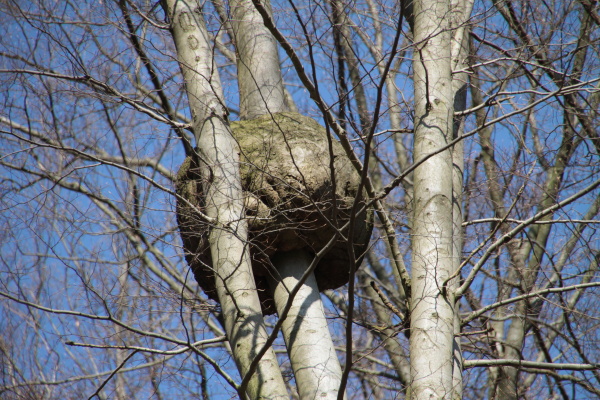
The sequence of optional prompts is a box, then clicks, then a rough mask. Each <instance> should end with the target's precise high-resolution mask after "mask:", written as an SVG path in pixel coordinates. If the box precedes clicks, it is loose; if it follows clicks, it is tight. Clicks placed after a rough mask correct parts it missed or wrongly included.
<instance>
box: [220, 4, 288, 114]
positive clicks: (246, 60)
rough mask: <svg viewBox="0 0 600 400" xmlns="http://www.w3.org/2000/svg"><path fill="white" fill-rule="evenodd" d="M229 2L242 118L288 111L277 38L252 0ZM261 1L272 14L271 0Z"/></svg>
mask: <svg viewBox="0 0 600 400" xmlns="http://www.w3.org/2000/svg"><path fill="white" fill-rule="evenodd" d="M230 4H231V12H232V15H233V18H232V20H231V25H232V26H233V32H234V40H235V44H236V49H237V52H238V60H237V66H238V86H239V91H240V119H252V118H256V117H259V116H261V115H265V114H267V113H276V112H281V111H288V107H287V106H286V96H285V90H284V86H283V77H282V75H281V68H280V65H279V55H278V53H277V43H276V42H275V39H274V38H273V36H272V35H271V33H270V32H269V30H268V29H267V28H266V27H265V25H264V24H263V19H262V17H261V15H260V14H259V12H258V11H257V10H256V8H255V7H254V5H253V4H252V1H251V0H233V1H231V3H230ZM262 4H263V6H264V7H265V9H266V10H267V11H268V12H269V14H270V13H271V6H270V2H269V1H264V2H263V3H262Z"/></svg>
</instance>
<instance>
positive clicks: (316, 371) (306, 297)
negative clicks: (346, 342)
mask: <svg viewBox="0 0 600 400" xmlns="http://www.w3.org/2000/svg"><path fill="white" fill-rule="evenodd" d="M272 261H273V265H274V266H275V267H276V268H277V273H278V274H279V278H277V277H274V278H273V280H272V282H271V284H272V290H273V296H274V298H275V304H276V306H277V312H278V313H279V315H282V314H283V313H284V309H285V307H286V304H287V303H288V301H291V302H292V306H291V308H290V309H289V311H288V314H287V318H286V319H285V320H284V321H283V325H282V333H283V338H284V339H285V343H286V346H287V348H288V353H289V357H290V360H292V368H293V370H294V376H295V377H296V383H297V389H298V393H299V395H300V399H302V400H313V399H330V400H335V399H337V398H338V392H339V386H340V376H341V375H342V369H341V367H340V362H339V360H338V357H337V355H336V352H335V348H334V347H333V345H332V344H333V341H332V339H331V334H330V333H329V328H328V326H327V319H326V318H325V311H324V308H323V302H322V301H321V294H320V293H319V290H318V288H317V281H316V279H315V277H314V274H311V275H310V276H309V277H308V279H307V280H306V282H304V284H302V285H301V287H300V290H299V291H298V292H297V294H296V295H295V296H294V298H293V299H290V296H289V294H290V292H291V291H292V290H293V289H294V287H295V286H296V285H297V284H298V283H299V281H300V279H301V278H302V275H303V274H304V271H305V270H306V267H307V266H308V265H310V263H311V261H312V257H311V256H310V255H309V254H308V253H307V252H306V251H290V252H284V253H279V254H277V255H275V257H274V258H273V260H272Z"/></svg>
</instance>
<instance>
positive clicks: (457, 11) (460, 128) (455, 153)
mask: <svg viewBox="0 0 600 400" xmlns="http://www.w3.org/2000/svg"><path fill="white" fill-rule="evenodd" d="M451 9H452V14H451V15H452V17H451V23H452V27H453V28H454V29H455V30H454V31H453V38H452V47H451V49H452V71H453V72H454V71H458V70H464V69H465V68H466V67H467V65H468V64H467V59H468V57H469V32H470V28H469V26H466V21H467V20H468V18H469V16H470V15H471V11H472V9H473V0H452V1H451ZM467 81H468V76H467V74H466V73H465V72H460V73H457V72H454V73H453V75H452V92H453V94H454V111H455V112H456V111H464V110H465V109H466V108H467ZM464 123H465V121H464V117H455V118H454V134H453V139H456V138H458V137H460V136H462V135H463V133H464V130H465V124H464ZM464 159H465V156H464V142H463V141H460V142H458V143H457V144H455V145H454V147H453V148H452V220H453V225H454V226H453V231H452V236H453V237H452V241H453V245H454V248H453V249H452V251H453V254H452V259H453V262H454V265H453V268H452V269H453V273H454V272H455V271H457V270H458V269H459V268H460V264H461V262H462V250H463V228H462V222H463V213H462V201H463V170H464ZM458 284H459V279H458V278H456V279H453V280H452V281H451V282H449V283H448V287H449V289H450V290H452V291H454V290H455V289H456V287H457V286H458ZM454 307H455V308H454V357H453V367H452V399H453V400H460V399H462V388H463V381H462V372H463V357H462V349H461V346H460V336H459V334H460V333H461V330H460V315H459V311H460V310H459V301H458V300H456V299H455V303H454Z"/></svg>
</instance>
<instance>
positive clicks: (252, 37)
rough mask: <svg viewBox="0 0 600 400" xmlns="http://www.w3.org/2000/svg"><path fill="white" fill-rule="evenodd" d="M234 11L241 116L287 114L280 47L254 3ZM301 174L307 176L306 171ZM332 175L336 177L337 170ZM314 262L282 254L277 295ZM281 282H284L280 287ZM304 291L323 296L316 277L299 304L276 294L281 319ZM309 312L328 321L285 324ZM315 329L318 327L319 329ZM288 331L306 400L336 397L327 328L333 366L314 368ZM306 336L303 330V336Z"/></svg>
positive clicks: (325, 344) (240, 1)
mask: <svg viewBox="0 0 600 400" xmlns="http://www.w3.org/2000/svg"><path fill="white" fill-rule="evenodd" d="M261 5H262V6H263V7H264V8H265V9H266V10H267V12H268V13H269V14H270V3H269V2H268V1H266V2H263V3H262V4H261ZM231 8H232V14H233V20H232V25H233V30H234V35H235V41H236V48H237V51H238V86H239V89H240V118H241V119H252V118H257V117H260V116H261V115H269V114H273V113H276V112H280V111H286V110H287V107H286V103H285V90H284V85H283V79H282V76H281V68H280V65H279V57H278V53H277V45H276V42H275V40H274V38H273V36H272V35H271V33H270V32H269V30H268V29H267V28H266V27H265V25H264V23H263V17H262V16H261V15H260V13H259V12H258V11H257V9H256V8H255V6H254V4H253V3H252V2H251V1H250V0H235V1H233V2H232V3H231ZM299 172H300V173H301V171H299ZM331 172H332V173H333V171H331ZM310 259H311V258H310V256H309V253H307V252H306V251H297V252H294V253H292V255H289V254H288V255H285V256H281V257H280V258H279V259H278V262H277V263H276V265H275V267H276V268H277V270H278V271H277V272H276V273H275V274H274V277H275V281H274V282H273V283H272V286H273V287H272V290H273V292H275V293H277V292H278V288H281V287H282V285H283V287H286V288H288V289H291V288H290V287H289V283H286V282H296V283H299V282H298V278H299V277H300V276H302V274H303V273H304V271H306V270H307V269H308V267H309V265H310ZM277 281H278V282H279V283H275V282H277ZM302 293H313V294H314V295H316V296H317V297H319V295H318V293H319V289H318V286H317V283H316V279H315V278H314V275H313V274H311V276H310V277H309V279H307V281H306V282H304V283H303V284H302V287H301V289H300V292H299V293H298V295H300V296H301V297H300V298H299V299H298V300H291V299H288V298H287V296H283V295H281V294H280V295H278V296H275V305H276V307H277V309H278V311H279V313H280V316H281V310H283V308H284V307H285V306H286V304H287V303H288V301H292V302H293V304H294V308H295V307H296V306H297V304H299V302H300V303H301V302H304V301H305V299H304V298H303V297H302V296H303V294H302ZM314 295H313V296H314ZM311 301H313V302H316V299H314V298H313V299H312V300H311ZM319 302H320V300H319ZM317 303H318V302H316V303H315V304H317ZM305 312H310V314H309V315H311V316H314V315H316V314H320V316H319V317H318V318H319V319H322V320H323V321H324V320H325V317H324V313H323V308H322V306H321V307H318V306H314V307H311V308H302V307H301V308H298V309H297V312H296V313H291V314H290V315H288V317H287V318H288V319H289V321H288V320H286V321H284V325H286V326H300V327H304V326H305V322H302V321H304V318H310V317H308V316H304V315H303V313H305ZM298 324H299V325H298ZM311 326H312V328H314V325H311ZM312 328H311V329H312ZM290 329H291V328H289V327H288V328H287V331H288V332H290ZM285 331H286V329H285V328H284V337H286V345H287V348H288V354H289V356H290V361H291V363H292V368H293V369H294V373H295V378H296V383H297V387H298V392H299V395H300V398H302V399H313V398H315V393H321V394H320V395H319V396H321V395H325V396H326V398H331V399H333V398H336V396H337V394H338V391H337V389H335V388H336V387H339V386H340V382H341V369H340V367H339V361H338V360H337V357H336V356H335V348H334V346H333V341H332V340H331V336H330V333H329V329H328V327H327V324H323V323H321V324H318V330H317V333H316V336H319V337H320V338H321V342H320V346H319V350H320V351H319V352H320V353H322V354H326V357H325V358H326V359H327V363H326V364H325V365H322V364H321V363H314V362H313V364H312V365H310V366H309V365H307V361H306V358H305V357H304V356H303V354H305V352H306V345H305V343H304V342H303V341H302V340H293V339H292V337H291V336H290V335H292V334H291V333H288V334H286V333H285ZM305 334H306V333H305V332H303V333H302V334H301V336H302V335H305ZM292 336H293V335H292ZM336 363H337V364H338V365H337V367H334V366H333V365H334V364H336ZM307 367H308V369H307ZM324 367H325V368H326V370H327V374H326V378H325V379H324V380H322V379H323V375H322V374H323V371H324V370H323V368H324ZM319 377H320V378H321V379H319ZM315 385H317V386H315Z"/></svg>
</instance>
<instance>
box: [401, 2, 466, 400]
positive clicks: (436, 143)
mask: <svg viewBox="0 0 600 400" xmlns="http://www.w3.org/2000/svg"><path fill="white" fill-rule="evenodd" d="M413 16H414V25H413V37H414V42H415V44H414V62H413V65H414V90H415V142H414V159H417V160H418V159H420V158H421V157H423V156H425V155H427V154H430V153H432V152H433V151H435V150H438V149H439V148H441V147H443V146H445V145H447V144H448V142H450V141H451V140H452V135H453V125H454V124H453V123H454V119H453V112H454V93H453V90H452V59H451V43H452V33H451V31H450V27H451V22H450V2H449V1H447V0H436V1H425V0H417V1H414V2H413ZM452 199H453V164H452V151H451V150H447V151H443V152H441V153H440V154H438V155H435V156H433V157H431V158H429V159H428V160H427V161H425V162H424V163H422V164H421V165H419V166H418V167H417V168H416V169H415V171H414V202H413V204H414V208H413V225H412V292H411V328H410V329H411V335H410V354H411V360H410V362H411V386H410V398H411V399H432V398H436V399H450V398H451V397H452V393H453V352H454V332H455V328H454V324H455V310H454V307H455V298H454V293H453V290H452V287H451V286H449V287H448V288H447V289H448V290H446V291H445V293H444V291H443V290H442V289H443V287H444V284H445V282H446V281H447V279H448V278H449V277H450V276H451V275H452V274H453V272H454V269H455V261H454V255H453V254H454V249H453V247H454V246H455V242H454V235H453V231H454V226H453V225H454V221H453V217H452V215H453V201H452Z"/></svg>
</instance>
